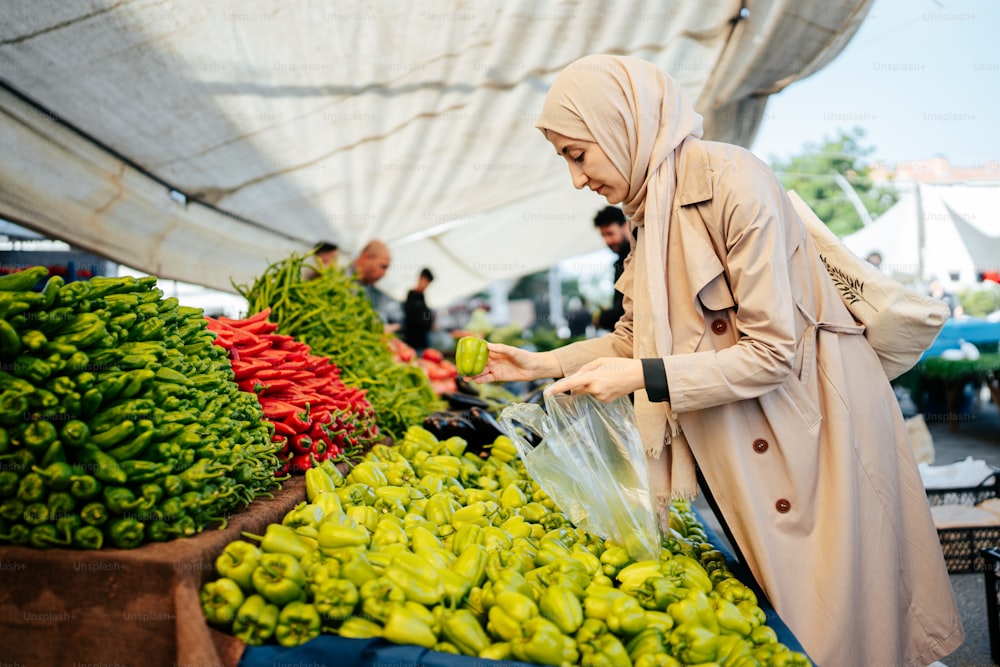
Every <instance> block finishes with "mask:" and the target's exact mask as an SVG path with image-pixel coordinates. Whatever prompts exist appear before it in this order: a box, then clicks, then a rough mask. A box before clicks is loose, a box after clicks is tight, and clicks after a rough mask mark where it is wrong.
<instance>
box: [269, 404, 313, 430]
mask: <svg viewBox="0 0 1000 667" xmlns="http://www.w3.org/2000/svg"><path fill="white" fill-rule="evenodd" d="M265 414H266V413H265ZM308 420H309V415H308V414H306V413H305V412H299V411H298V410H296V411H295V412H293V413H292V414H290V415H287V416H286V417H285V419H284V421H285V424H287V425H288V426H290V427H292V428H293V429H295V432H296V433H303V432H305V431H308V430H309V421H308Z"/></svg>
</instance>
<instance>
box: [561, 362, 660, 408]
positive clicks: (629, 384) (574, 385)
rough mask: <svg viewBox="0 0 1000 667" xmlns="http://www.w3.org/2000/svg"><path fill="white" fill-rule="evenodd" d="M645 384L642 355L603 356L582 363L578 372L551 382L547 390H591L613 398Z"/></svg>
mask: <svg viewBox="0 0 1000 667" xmlns="http://www.w3.org/2000/svg"><path fill="white" fill-rule="evenodd" d="M645 386H646V380H645V378H644V377H643V374H642V361H641V360H640V359H626V358H624V357H602V358H600V359H594V360H593V361H591V362H589V363H587V364H585V365H584V366H582V367H580V370H578V371H577V372H576V373H573V374H572V375H570V376H569V377H565V378H563V379H562V380H559V381H558V382H554V383H552V384H551V385H550V386H549V387H547V388H546V389H545V393H546V394H555V393H558V392H570V393H573V394H592V395H593V396H594V398H596V399H597V400H599V401H604V402H605V403H606V402H608V401H613V400H615V399H616V398H620V397H622V396H626V395H628V394H631V393H632V392H633V391H635V390H636V389H642V388H643V387H645Z"/></svg>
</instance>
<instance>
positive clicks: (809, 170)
mask: <svg viewBox="0 0 1000 667" xmlns="http://www.w3.org/2000/svg"><path fill="white" fill-rule="evenodd" d="M864 137H865V131H864V130H863V129H862V128H860V127H856V128H854V129H853V130H850V131H844V130H840V132H839V135H838V136H837V137H835V138H833V139H830V138H829V137H824V139H823V143H822V145H819V146H817V145H816V144H813V143H808V144H806V145H805V146H804V147H803V151H802V153H800V154H799V155H794V156H792V157H791V158H789V160H788V161H787V162H780V161H775V162H774V163H773V164H772V165H771V166H772V168H773V169H774V171H775V172H776V173H777V174H778V178H779V179H780V180H781V185H782V186H783V187H784V188H785V189H786V190H795V192H797V193H798V195H799V196H800V197H802V199H803V201H805V202H806V203H807V204H809V206H811V207H812V209H813V211H815V212H816V215H817V216H819V218H820V220H822V221H823V222H825V223H826V225H827V226H828V227H829V228H830V230H831V231H833V233H834V234H836V235H837V236H846V235H848V234H850V233H851V232H855V231H857V230H859V229H861V227H863V226H864V225H865V222H866V221H865V220H864V218H863V217H862V216H863V215H868V216H870V218H875V217H877V216H878V215H880V214H881V213H883V212H884V211H886V210H888V209H889V208H890V207H891V206H892V205H893V204H895V203H896V201H897V200H898V199H899V195H898V194H897V193H896V191H895V190H894V189H893V188H887V187H882V186H876V185H875V184H874V183H872V180H871V177H870V174H871V167H870V166H869V165H868V164H867V163H866V162H865V160H864V158H865V157H866V156H868V155H870V154H871V153H873V152H874V150H875V149H874V148H873V147H865V146H863V145H862V143H861V142H862V140H863V139H864ZM859 209H863V210H859Z"/></svg>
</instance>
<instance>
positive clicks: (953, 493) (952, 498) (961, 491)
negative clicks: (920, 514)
mask: <svg viewBox="0 0 1000 667" xmlns="http://www.w3.org/2000/svg"><path fill="white" fill-rule="evenodd" d="M926 491H927V502H928V503H929V504H931V505H978V504H979V503H981V502H983V501H984V500H989V499H990V498H997V497H1000V470H995V471H994V473H993V474H992V475H990V476H989V477H987V478H986V479H984V480H983V481H982V482H981V483H980V484H979V485H978V486H967V487H964V488H959V487H955V488H951V489H926Z"/></svg>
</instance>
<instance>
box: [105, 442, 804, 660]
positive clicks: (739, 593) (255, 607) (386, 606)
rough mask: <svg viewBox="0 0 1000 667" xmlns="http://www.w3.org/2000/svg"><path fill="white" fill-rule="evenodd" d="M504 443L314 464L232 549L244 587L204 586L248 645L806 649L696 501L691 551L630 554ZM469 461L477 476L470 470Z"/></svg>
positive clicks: (618, 651) (726, 652) (517, 654)
mask: <svg viewBox="0 0 1000 667" xmlns="http://www.w3.org/2000/svg"><path fill="white" fill-rule="evenodd" d="M497 445H498V446H496V447H494V448H492V450H493V452H496V453H498V454H497V455H496V456H494V454H493V453H491V454H490V455H489V456H487V458H485V459H478V458H477V457H472V458H471V459H470V458H466V456H465V453H464V451H463V446H462V443H461V442H457V441H452V442H450V443H447V444H446V443H445V442H443V441H438V440H437V439H436V438H435V437H434V436H433V435H431V434H429V433H427V432H425V431H423V429H421V428H420V427H414V428H412V429H410V430H408V431H407V435H406V437H405V438H404V440H403V441H402V442H401V443H400V444H399V445H398V446H391V447H387V446H377V447H373V448H372V449H371V450H370V451H369V452H368V453H367V454H366V455H365V456H364V457H363V460H362V461H360V462H358V463H357V464H356V465H354V467H353V468H352V469H351V470H348V471H346V474H341V472H340V471H339V470H338V469H336V468H335V467H332V464H330V462H324V463H323V464H322V465H321V466H320V467H317V468H313V469H312V470H310V471H309V474H310V475H311V479H309V480H307V488H306V501H305V502H303V503H301V504H300V505H299V506H297V507H296V508H294V509H293V510H291V511H290V512H289V513H288V514H287V515H286V516H285V517H284V518H283V519H282V521H281V522H280V523H275V524H271V525H270V526H268V527H267V529H266V530H265V532H264V534H263V535H260V536H257V535H249V534H247V535H244V537H245V538H246V540H248V541H238V542H234V543H232V544H230V545H228V546H227V547H226V549H225V550H224V552H223V554H222V555H221V556H220V557H219V559H218V560H217V562H216V569H217V570H218V572H219V575H220V578H219V579H217V580H216V581H217V582H225V581H227V580H228V581H231V582H237V583H236V585H238V586H239V588H240V590H241V593H242V598H241V597H240V596H238V595H236V594H235V593H234V592H233V591H232V586H233V584H230V583H223V584H219V585H217V586H215V587H211V588H209V584H206V586H205V589H204V594H203V597H204V600H205V603H204V604H205V616H206V618H207V619H208V620H209V622H211V623H212V624H213V625H215V626H216V627H218V628H220V629H223V630H226V631H229V632H232V633H233V634H235V635H237V636H238V637H240V639H242V640H243V641H244V642H246V643H248V644H260V643H264V642H277V643H281V644H283V645H286V646H290V645H294V644H296V643H301V642H304V641H308V640H309V639H311V638H312V637H314V636H316V634H318V633H333V634H340V635H341V636H344V637H353V638H368V637H383V638H385V639H387V640H389V641H392V642H395V643H399V644H410V645H415V646H420V647H424V648H428V649H433V650H436V651H441V652H448V653H457V654H462V655H469V656H478V657H480V658H484V659H496V660H519V661H524V662H532V663H536V664H545V665H573V664H583V665H621V666H622V667H631V666H633V665H634V666H636V667H664V666H665V667H673V666H675V665H686V664H716V665H720V666H723V667H753V666H754V665H760V666H764V667H768V666H770V665H779V664H791V665H798V664H808V659H807V658H805V656H803V655H802V654H799V653H795V652H792V651H790V650H788V648H787V647H785V646H783V645H782V644H780V643H779V642H778V640H777V636H776V635H775V633H774V631H773V630H772V629H771V628H769V627H768V626H767V625H766V617H765V615H764V612H763V611H762V610H761V609H760V607H759V606H758V605H757V599H756V597H755V595H754V594H753V592H752V591H751V590H750V589H749V588H748V587H746V586H745V585H743V584H742V583H741V582H740V581H739V580H738V579H736V578H735V577H733V576H732V574H731V573H730V572H729V571H728V570H727V569H726V567H725V560H724V559H722V561H721V562H720V561H719V560H718V559H717V556H716V553H713V552H714V550H713V549H711V548H708V546H707V545H702V543H701V542H696V540H699V539H700V534H701V530H700V529H699V528H698V527H697V526H696V525H695V524H694V523H689V522H692V521H694V519H692V518H691V517H689V516H687V515H686V513H687V512H689V511H690V508H689V506H686V505H684V504H683V503H681V504H679V505H678V507H679V508H680V510H679V512H681V513H685V515H684V516H683V517H682V518H679V519H678V522H680V521H682V520H683V522H684V523H683V525H684V529H685V531H684V534H681V533H680V531H677V535H672V536H671V539H673V540H674V541H676V542H678V543H679V544H680V543H683V545H684V548H683V549H680V548H679V549H677V550H676V551H670V550H669V549H666V548H664V549H662V550H661V553H660V555H659V556H660V557H659V558H658V559H655V560H646V561H639V562H634V561H632V560H631V559H630V558H629V556H628V552H627V550H625V549H624V548H623V546H622V545H619V544H614V543H612V542H609V541H606V540H603V539H601V538H600V537H598V536H595V535H593V534H590V533H588V532H586V531H583V530H580V529H578V528H576V527H574V526H573V525H572V524H571V523H570V522H569V521H568V520H567V519H566V518H565V516H564V515H563V514H562V513H561V512H559V511H558V508H557V507H556V506H555V505H554V504H552V502H551V500H550V499H548V498H547V496H545V495H544V494H543V493H542V492H541V491H540V489H538V488H537V484H535V483H534V482H533V481H532V480H530V479H529V478H528V477H527V475H526V473H525V471H524V468H523V465H522V464H521V463H520V461H519V460H518V459H517V456H516V455H510V452H508V451H506V450H505V445H504V443H497ZM466 465H468V466H471V467H472V468H473V470H469V471H468V472H470V473H471V472H475V473H477V474H468V475H466V478H465V479H466V480H468V481H465V482H463V481H462V479H461V478H460V474H461V471H462V470H463V467H464V466H466ZM493 482H495V484H494V483H493ZM390 500H391V502H388V501H390ZM127 501H128V499H123V502H127ZM709 566H711V567H712V568H713V569H712V570H711V571H709V569H708V568H709ZM244 609H245V611H244ZM286 617H287V618H288V619H289V620H288V622H287V623H286V624H285V626H286V627H285V629H282V620H281V619H282V618H286ZM317 619H318V620H317Z"/></svg>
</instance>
